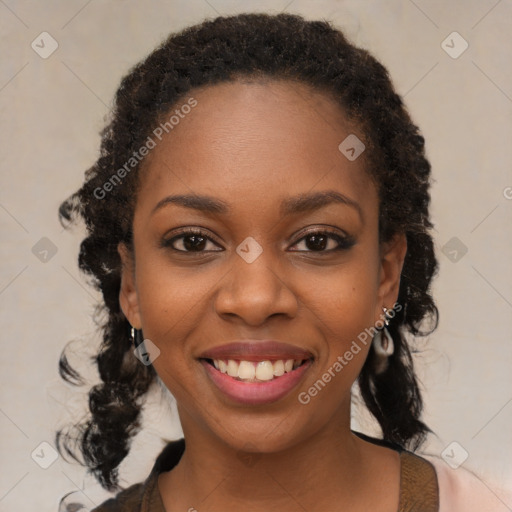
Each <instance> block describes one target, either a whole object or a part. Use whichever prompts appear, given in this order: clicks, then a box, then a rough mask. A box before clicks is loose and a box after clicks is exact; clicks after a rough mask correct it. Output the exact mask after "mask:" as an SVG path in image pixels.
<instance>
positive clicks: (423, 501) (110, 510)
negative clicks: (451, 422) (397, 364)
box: [91, 436, 439, 512]
mask: <svg viewBox="0 0 512 512" xmlns="http://www.w3.org/2000/svg"><path fill="white" fill-rule="evenodd" d="M364 438H365V439H367V440H369V438H367V437H366V436H365V437H364ZM375 442H376V444H382V442H381V441H379V440H375ZM395 449H397V451H398V452H399V453H400V502H399V506H398V512H439V486H438V482H437V475H436V471H435V469H434V466H433V465H432V464H431V463H430V462H429V461H428V460H426V459H424V458H423V457H419V456H418V455H415V454H413V453H411V452H408V451H406V450H402V449H400V448H399V447H395ZM184 451H185V440H184V439H180V440H178V441H173V442H171V443H169V444H168V445H167V446H166V447H165V448H164V450H163V451H162V452H161V453H160V455H159V456H158V457H157V459H156V462H155V464H154V466H153V469H152V470H151V473H150V475H149V476H148V477H147V479H146V481H145V482H143V483H142V482H141V483H138V484H134V485H132V486H130V487H128V488H127V489H124V490H123V491H121V492H119V493H118V494H117V495H116V497H115V498H110V499H108V500H107V501H105V502H103V503H102V504H101V505H99V506H98V507H96V508H95V509H93V510H92V511H91V512H166V510H165V508H164V504H163V502H162V497H161V496H160V492H159V489H158V475H159V474H160V473H163V472H165V471H169V470H170V469H172V468H173V467H174V466H175V465H176V464H177V463H178V461H179V460H180V458H181V455H182V454H183V452H184Z"/></svg>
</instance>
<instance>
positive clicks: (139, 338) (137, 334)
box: [130, 327, 144, 348]
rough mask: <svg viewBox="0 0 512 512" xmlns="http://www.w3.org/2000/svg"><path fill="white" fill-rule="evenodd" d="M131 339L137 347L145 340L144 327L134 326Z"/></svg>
mask: <svg viewBox="0 0 512 512" xmlns="http://www.w3.org/2000/svg"><path fill="white" fill-rule="evenodd" d="M130 340H131V342H132V343H133V346H134V347H135V348H137V347H138V346H139V345H140V344H141V343H142V342H143V341H144V336H143V334H142V329H135V328H134V327H132V328H131V330H130Z"/></svg>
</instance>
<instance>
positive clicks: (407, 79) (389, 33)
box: [0, 0, 512, 512]
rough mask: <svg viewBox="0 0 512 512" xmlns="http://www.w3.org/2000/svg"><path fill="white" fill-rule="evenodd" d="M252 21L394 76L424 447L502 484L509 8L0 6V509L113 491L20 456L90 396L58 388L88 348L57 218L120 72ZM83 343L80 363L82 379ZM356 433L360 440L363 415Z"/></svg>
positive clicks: (149, 434) (157, 428) (88, 306)
mask: <svg viewBox="0 0 512 512" xmlns="http://www.w3.org/2000/svg"><path fill="white" fill-rule="evenodd" d="M253 10H254V11H269V12H278V11H281V10H286V11H288V12H293V13H300V14H302V15H304V16H306V17H308V18H326V19H329V20H332V21H333V22H334V23H335V24H336V25H337V26H339V27H340V28H342V29H344V30H345V31H346V33H347V35H348V36H349V37H350V38H351V39H352V40H353V42H355V43H356V44H359V45H361V46H363V47H366V48H368V49H370V50H371V51H372V52H373V53H374V54H375V55H376V56H377V57H378V58H379V59H380V60H381V61H382V62H383V64H384V65H385V66H387V68H388V69H389V71H390V74H391V76H392V78H393V80H394V83H395V84H396V87H397V89H398V91H399V93H401V94H403V95H404V96H405V101H406V104H407V106H408V107H409V109H410V111H411V114H412V116H413V118H414V120H415V121H416V122H417V124H419V126H420V128H421V129H422V131H423V133H424V135H425V138H426V140H427V150H428V156H429V158H430V161H431V163H432V166H433V176H434V178H435V184H434V187H433V191H432V194H433V207H432V212H433V219H434V222H435V226H436V246H437V250H438V257H439V261H440V265H441V268H440V275H439V277H438V279H437V280H436V283H435V288H434V292H435V295H436V298H437V302H438V306H439V309H440V311H441V321H440V325H439V329H438V330H437V331H436V332H435V333H434V334H433V335H431V336H430V338H429V339H428V340H427V341H428V343H425V344H424V345H425V348H424V350H423V352H422V353H421V354H420V355H419V356H418V357H417V359H416V361H417V365H418V372H419V375H420V376H421V379H422V381H423V384H424V387H425V400H426V411H425V419H426V421H427V423H428V424H429V425H430V426H431V428H432V429H433V430H434V431H435V432H436V433H437V437H432V438H431V439H430V441H429V443H428V445H427V446H426V447H425V450H426V451H427V452H428V453H434V454H438V455H440V454H441V452H442V451H443V450H444V449H445V448H446V447H447V446H448V445H449V444H450V443H452V442H453V441H456V442H457V443H459V445H460V447H459V446H458V445H457V446H456V447H455V451H454V452H453V453H454V454H455V457H460V455H461V453H463V452H462V451H461V450H462V449H464V450H466V451H467V452H468V454H469V456H468V458H467V460H466V461H465V462H464V464H463V467H466V468H469V469H472V470H474V471H476V472H478V474H479V475H480V477H481V478H482V480H484V481H485V482H486V484H487V485H488V486H489V487H490V488H491V489H493V490H496V489H498V487H499V486H500V485H505V484H506V483H507V482H511V481H512V469H511V464H510V460H511V458H512V457H511V456H512V453H511V452H512V429H511V428H510V425H511V424H512V377H511V375H512V372H511V368H512V339H511V332H512V286H511V284H512V265H511V264H510V262H511V261H512V243H511V229H510V225H511V222H512V172H511V162H512V143H511V141H512V138H511V136H512V115H511V114H512V66H510V56H511V55H512V39H511V36H510V34H511V33H512V3H511V2H510V0H502V1H496V0H479V1H476V0H471V1H458V2H456V1H448V2H446V1H443V0H432V1H424V0H416V1H415V2H414V3H413V2H412V1H397V0H394V1H373V2H369V1H355V0H352V1H334V0H331V1H328V0H322V1H315V2H313V1H309V2H308V1H304V0H292V1H290V0H275V1H261V0H258V1H253V0H247V1H241V0H231V1H229V0H208V1H206V0H187V1H185V0H180V1H173V0H171V1H162V0H158V1H157V0H154V1H145V2H142V1H139V2H136V1H132V0H105V1H100V0H90V1H87V0H80V1H78V0H73V1H64V0H53V1H45V2H35V1H28V0H26V1H13V0H3V1H0V44H1V50H0V52H1V55H2V66H1V70H0V109H1V117H0V123H1V140H2V142H3V144H2V149H1V157H0V166H1V167H0V168H1V171H0V172H1V186H0V225H1V233H2V244H1V252H2V266H1V270H0V318H1V332H2V340H1V343H2V354H3V356H2V359H1V379H2V384H1V390H2V392H1V398H0V428H1V437H0V439H1V455H0V456H1V459H2V461H3V464H2V469H1V472H0V510H1V511H4V510H5V511H7V510H9V511H11V510H26V511H28V510H38V511H40V512H55V511H56V510H57V503H58V500H59V498H60V497H61V496H63V495H64V494H66V493H67V492H69V491H73V490H75V491H76V490H77V489H81V490H83V493H84V494H83V495H82V499H83V501H84V502H86V503H88V504H89V505H90V506H92V504H93V503H99V502H100V501H101V500H102V499H104V498H105V497H106V496H107V495H108V493H106V492H105V491H102V490H101V489H99V488H98V486H97V485H95V482H94V480H93V479H92V478H91V477H87V478H85V476H84V475H85V471H84V470H83V468H81V467H80V466H78V465H73V464H70V463H68V462H66V461H64V460H62V458H60V457H59V458H58V460H56V461H55V462H54V463H53V464H52V465H51V466H50V467H49V468H48V469H42V468H41V467H40V466H39V465H38V464H36V462H35V461H34V460H33V458H32V457H31V454H32V453H33V452H34V450H36V448H37V450H36V453H35V454H34V459H36V460H38V457H37V454H39V460H40V461H41V460H43V459H44V460H45V461H47V462H49V461H50V459H49V458H48V457H50V456H51V453H52V451H51V447H47V446H44V445H43V447H39V445H40V443H42V442H44V441H46V442H48V443H49V444H50V445H51V444H53V439H54V430H55V428H56V427H57V426H60V425H62V424H64V423H65V422H66V421H67V420H69V419H74V420H76V419H78V417H79V415H80V414H82V412H81V411H83V407H84V406H85V403H86V402H85V400H86V396H85V393H86V391H87V388H84V389H81V390H80V389H79V390H76V389H74V388H69V387H67V386H66V385H65V384H63V383H62V382H61V381H60V379H59V377H58V374H57V361H58V357H59V354H60V352H61V350H62V348H63V347H64V345H65V343H66V342H68V341H69V340H71V339H80V338H84V339H85V340H86V341H87V342H88V343H97V338H96V337H95V336H94V326H93V323H92V321H91V312H92V310H93V306H94V304H95V301H96V299H97V295H96V294H95V292H94V291H93V290H92V289H91V288H89V287H88V286H87V285H86V283H85V281H84V279H83V277H82V276H81V275H80V274H79V273H78V270H77V264H76V257H77V254H78V245H79V241H80V239H81V237H82V235H83V233H82V228H81V227H78V228H76V229H75V231H73V232H65V231H63V230H62V228H61V226H60V224H59V223H58V221H57V208H58V205H59V203H60V202H61V201H62V200H63V199H64V198H65V197H67V195H69V194H70V193H71V192H73V191H74V190H75V189H76V188H77V187H78V186H79V185H80V183H81V181H82V179H83V172H84V170H85V169H86V168H88V167H89V166H90V165H91V164H92V163H93V162H94V160H95V158H96V156H97V154H98V153H97V152H98V146H99V135H98V132H99V130H100V129H101V127H102V126H103V121H104V116H105V115H106V114H107V112H108V109H109V106H110V105H111V99H112V97H113V94H114V92H115V90H116V88H117V86H118V83H119V80H120V78H121V76H122V75H123V74H125V73H126V71H127V70H128V68H129V67H130V66H132V65H133V64H135V63H136V62H137V61H138V60H139V59H141V58H142V57H144V56H145V55H146V54H147V53H148V52H149V51H150V50H152V49H153V48H154V46H155V45H156V44H157V43H159V42H160V41H161V40H162V39H163V38H164V37H166V36H167V34H168V33H169V32H171V31H174V30H176V29H180V28H182V27H184V26H186V25H189V24H192V23H196V22H199V21H201V20H202V19H203V18H204V17H214V16H216V15H217V14H228V13H237V12H243V11H253ZM43 31H46V32H48V33H49V34H51V36H52V37H53V38H54V39H55V40H56V41H57V42H58V45H59V46H58V49H57V50H56V51H55V53H53V54H52V55H51V56H50V57H48V58H47V59H43V58H41V57H40V56H39V55H38V54H37V53H36V52H35V51H34V50H33V49H32V48H31V43H32V41H33V40H35V39H36V38H37V37H38V36H39V34H40V33H41V32H43ZM453 31H457V32H458V33H460V34H461V36H462V37H463V38H464V39H465V40H466V41H467V42H468V43H469V48H468V49H467V50H466V51H465V52H464V53H463V54H462V55H460V56H459V57H458V58H457V59H454V58H452V57H450V56H449V55H448V54H447V53H446V52H445V51H444V50H443V48H442V47H441V43H442V42H443V40H445V38H446V37H447V36H448V35H449V34H451V33H452V32H453ZM36 42H37V41H36ZM460 42H461V41H458V42H457V41H456V42H455V43H454V45H455V49H458V48H460V46H457V45H460ZM450 44H451V43H450ZM43 237H47V238H48V239H49V240H51V242H52V244H54V246H55V248H56V250H57V252H56V254H55V255H53V256H51V253H48V256H47V258H48V261H46V262H43V261H40V259H38V258H37V257H36V255H35V254H34V253H33V251H32V248H33V247H34V245H35V244H36V243H37V242H38V241H39V240H40V239H41V238H43ZM453 237H456V238H457V239H458V240H459V242H457V243H459V246H460V247H462V246H461V245H460V244H463V245H464V246H465V247H466V248H467V253H466V254H465V255H464V256H463V257H462V258H460V259H459V260H458V261H455V262H454V261H452V259H453V258H454V256H455V253H453V252H451V253H450V251H452V249H453V247H452V246H451V245H450V244H449V245H448V246H447V248H446V246H445V244H447V243H448V242H449V241H450V240H451V239H452V238H453ZM40 243H42V244H45V243H46V244H48V242H40ZM451 243H453V241H452V242H451ZM36 247H37V246H36ZM443 247H445V252H446V253H447V255H445V254H444V253H443V252H442V250H443ZM450 247H452V249H449V248H450ZM448 249H449V250H448ZM456 250H457V251H458V253H457V256H458V257H460V255H461V254H462V253H461V252H460V249H456ZM36 252H37V251H36ZM50 256H51V257H50ZM91 339H92V342H91V341H90V340H91ZM94 348H95V346H94V344H93V345H92V346H91V347H90V348H89V349H88V350H89V352H90V353H91V354H92V353H93V352H94ZM80 350H83V349H80V347H79V346H78V345H77V355H76V359H74V362H75V363H76V362H77V361H78V360H80V359H81V361H82V362H81V366H80V369H85V364H86V362H85V360H84V357H85V355H84V353H83V352H80ZM90 379H91V382H95V379H96V375H95V374H94V372H92V373H90ZM159 400H160V397H159V395H158V393H155V394H154V395H153V396H152V397H151V400H150V401H149V402H148V406H147V407H146V410H145V430H144V432H143V433H142V434H141V435H139V436H138V437H137V439H136V441H135V443H134V445H133V449H132V452H131V453H130V455H129V457H128V458H127V459H126V460H125V461H124V462H123V464H122V466H121V477H122V483H123V484H125V485H127V484H131V483H134V482H137V481H141V480H142V479H144V478H145V477H146V476H147V474H148V472H149V470H150V468H151V466H152V464H153V461H154V458H155V456H156V454H157V453H158V452H159V450H160V444H159V441H158V436H159V435H163V436H166V437H168V438H174V437H177V436H179V435H180V427H179V424H178V422H177V418H176V414H175V412H173V409H172V408H171V409H170V410H169V409H168V408H167V406H165V400H163V401H162V402H161V405H160V407H158V403H159ZM361 424H362V425H361ZM354 425H355V426H356V427H357V426H358V425H360V428H364V429H365V430H366V431H368V432H371V428H372V427H371V425H367V424H366V422H365V420H364V415H363V417H360V418H359V419H357V418H356V419H355V420H354ZM452 448H453V447H452ZM43 454H44V456H43ZM454 471H457V470H454ZM88 500H91V501H88ZM508 506H509V507H511V508H512V503H508Z"/></svg>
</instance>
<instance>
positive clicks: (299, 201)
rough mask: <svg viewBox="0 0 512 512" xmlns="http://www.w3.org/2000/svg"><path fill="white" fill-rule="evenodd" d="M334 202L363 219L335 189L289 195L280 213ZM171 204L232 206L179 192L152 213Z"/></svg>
mask: <svg viewBox="0 0 512 512" xmlns="http://www.w3.org/2000/svg"><path fill="white" fill-rule="evenodd" d="M332 203H337V204H343V205H346V206H350V207H351V208H353V209H354V210H356V211H357V212H358V213H359V216H360V217H361V220H362V219H363V212H362V209H361V207H360V205H359V204H358V203H357V202H356V201H354V200H353V199H350V198H349V197H347V196H345V195H343V194H340V193H339V192H336V191H335V190H325V191H322V192H309V193H306V194H299V195H298V196H294V197H288V198H286V199H284V200H283V201H282V202H281V206H280V214H281V215H282V216H286V215H293V214H296V213H303V212H309V211H313V210H317V209H320V208H322V207H324V206H327V205H329V204H332ZM169 204H177V205H179V206H183V207H185V208H191V209H194V210H198V211H201V212H204V213H211V214H221V215H222V214H224V215H225V214H228V213H229V212H230V211H231V207H230V206H229V204H228V203H226V202H225V201H222V200H220V199H216V198H214V197H210V196H202V195H190V194H178V195H172V196H168V197H165V198H163V199H162V200H161V201H159V202H158V203H157V205H156V206H155V207H154V208H153V211H152V212H151V213H152V214H153V213H155V212H156V211H157V210H159V209H160V208H163V207H165V206H167V205H169Z"/></svg>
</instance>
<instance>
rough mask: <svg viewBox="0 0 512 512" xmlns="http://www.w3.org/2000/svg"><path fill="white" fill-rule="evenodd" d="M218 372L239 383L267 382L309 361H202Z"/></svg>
mask: <svg viewBox="0 0 512 512" xmlns="http://www.w3.org/2000/svg"><path fill="white" fill-rule="evenodd" d="M202 361H205V362H206V363H208V364H209V365H211V366H213V367H214V368H215V369H216V370H218V371H219V372H221V373H223V374H225V375H228V376H229V377H231V378H233V379H235V380H238V381H240V382H269V381H272V380H275V379H278V378H279V377H282V376H283V375H284V374H285V373H290V372H292V371H294V370H296V369H297V368H300V367H301V366H302V365H304V364H306V363H307V362H308V361H310V359H277V360H276V361H271V360H269V359H265V360H262V361H247V360H244V359H242V360H237V359H202Z"/></svg>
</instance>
